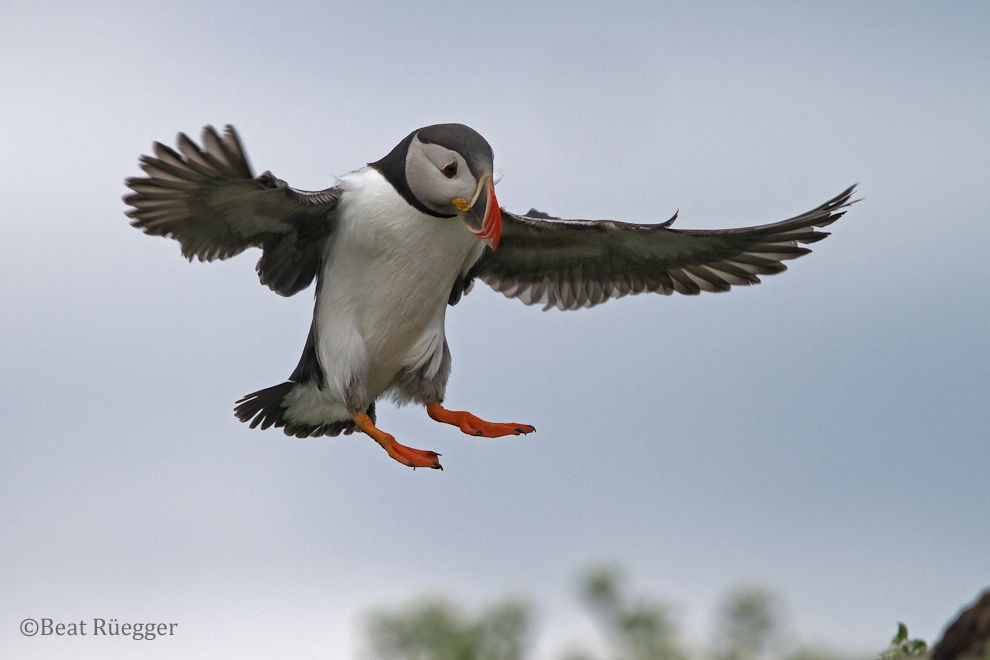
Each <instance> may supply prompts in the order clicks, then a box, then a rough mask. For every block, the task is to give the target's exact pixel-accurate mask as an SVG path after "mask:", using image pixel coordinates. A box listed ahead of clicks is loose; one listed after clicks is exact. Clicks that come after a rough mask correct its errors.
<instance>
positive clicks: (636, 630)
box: [566, 568, 688, 660]
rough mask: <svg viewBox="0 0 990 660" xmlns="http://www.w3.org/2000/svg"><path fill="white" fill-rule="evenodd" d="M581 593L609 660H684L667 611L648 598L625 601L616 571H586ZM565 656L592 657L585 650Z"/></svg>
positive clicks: (675, 629) (680, 645)
mask: <svg viewBox="0 0 990 660" xmlns="http://www.w3.org/2000/svg"><path fill="white" fill-rule="evenodd" d="M581 592H582V594H581V595H582V596H583V597H584V600H585V602H586V603H587V604H588V606H589V608H590V609H591V612H592V614H593V615H594V616H595V619H596V622H597V623H598V626H599V629H600V630H601V631H602V634H603V636H604V637H605V638H606V640H607V641H608V642H609V657H610V658H612V660H687V658H688V654H687V652H686V651H685V650H684V648H683V646H682V644H681V641H680V639H679V636H678V633H677V628H676V627H675V625H674V623H673V621H672V619H671V617H670V614H669V612H668V610H667V608H665V607H664V606H662V605H659V604H657V603H655V602H653V601H651V600H648V599H639V600H633V599H631V598H629V597H628V596H627V595H626V594H625V593H624V591H623V589H622V583H621V579H620V575H619V572H618V570H616V569H613V568H597V569H594V570H592V571H590V572H589V573H588V575H587V577H585V579H584V584H583V585H582V589H581ZM566 657H567V660H577V659H578V658H582V659H584V658H588V659H590V658H594V656H593V655H592V654H591V653H590V652H589V651H578V652H571V654H569V655H568V656H566Z"/></svg>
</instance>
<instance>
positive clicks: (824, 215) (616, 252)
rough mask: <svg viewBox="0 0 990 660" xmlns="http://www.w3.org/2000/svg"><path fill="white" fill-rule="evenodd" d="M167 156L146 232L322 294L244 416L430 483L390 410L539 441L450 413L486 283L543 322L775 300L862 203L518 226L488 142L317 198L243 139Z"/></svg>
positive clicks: (350, 177) (146, 209)
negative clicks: (395, 464)
mask: <svg viewBox="0 0 990 660" xmlns="http://www.w3.org/2000/svg"><path fill="white" fill-rule="evenodd" d="M177 142H178V151H175V150H173V149H170V148H169V147H167V146H165V145H163V144H160V143H158V142H156V143H154V147H153V149H154V154H155V155H154V156H142V157H141V159H140V166H141V169H142V170H144V172H145V173H146V174H147V177H140V178H129V179H127V180H126V182H125V183H126V185H127V186H128V187H129V188H130V189H131V190H133V191H134V192H133V194H129V195H127V196H126V197H124V201H125V202H126V203H127V204H128V205H130V207H131V208H130V209H129V210H128V211H127V215H128V216H129V217H130V218H132V219H133V222H132V223H131V224H132V225H133V226H135V227H137V228H139V229H141V230H143V231H144V232H145V233H146V234H151V235H154V236H165V237H171V238H174V239H175V240H177V241H178V242H179V244H180V245H181V248H182V255H183V256H184V257H186V258H188V259H189V260H190V261H192V259H193V257H195V258H197V259H199V260H200V261H213V260H214V259H227V258H228V257H232V256H234V255H236V254H239V253H240V252H243V251H244V250H246V249H247V248H250V247H259V248H261V250H262V254H261V259H260V260H259V261H258V265H257V267H256V270H257V272H258V277H259V278H260V280H261V283H262V284H264V285H266V286H268V287H269V288H270V289H272V290H273V291H275V292H276V293H278V294H281V295H283V296H291V295H294V294H296V293H298V292H299V291H302V290H303V289H305V288H306V287H308V286H309V285H310V283H311V282H312V281H313V279H314V278H315V279H316V306H315V307H316V308H315V310H314V313H313V322H312V325H311V326H310V331H309V337H308V339H307V340H306V346H305V348H304V349H303V354H302V358H300V360H299V364H298V365H297V366H296V368H295V371H293V372H292V374H291V375H290V376H289V379H288V380H287V381H285V382H284V383H281V384H279V385H275V386H273V387H269V388H266V389H263V390H259V391H257V392H253V393H251V394H248V395H247V396H245V397H244V398H242V399H240V400H239V401H237V402H236V407H235V409H234V413H235V415H236V416H237V418H238V419H240V420H241V421H242V422H249V423H250V425H251V428H255V427H257V426H261V428H262V429H267V428H269V427H271V426H274V427H277V428H282V429H283V430H284V431H285V433H286V434H287V435H292V436H296V437H300V438H305V437H308V436H321V435H330V436H335V435H338V434H340V433H345V434H349V433H352V432H354V431H355V430H360V431H362V432H364V433H366V434H367V435H369V436H371V437H372V438H373V439H374V440H375V441H376V442H378V444H380V445H381V446H382V447H383V448H384V449H385V451H387V452H388V454H389V456H391V457H392V458H394V459H395V460H397V461H399V462H401V463H404V464H406V465H408V466H411V467H413V468H416V467H429V468H440V462H439V461H438V457H439V455H438V454H437V453H436V452H432V451H423V450H419V449H412V448H410V447H406V446H403V445H401V444H399V443H398V442H396V440H395V439H394V438H393V437H392V436H391V435H389V434H388V433H385V432H384V431H381V430H379V429H378V428H377V427H376V426H375V401H377V400H378V399H379V398H381V397H383V396H384V397H389V398H391V399H392V400H394V401H396V402H397V403H408V402H416V403H419V404H422V405H423V406H425V407H426V411H427V413H428V414H429V416H430V417H432V418H433V419H435V420H436V421H438V422H443V423H445V424H451V425H454V426H457V427H459V428H460V429H461V431H463V432H464V433H467V434H469V435H480V436H485V437H499V436H504V435H509V434H517V435H518V434H520V433H532V432H533V431H535V430H536V429H535V428H534V427H532V426H530V425H528V424H502V423H492V422H486V421H484V420H481V419H479V418H477V417H475V416H474V415H472V414H470V413H467V412H461V411H453V410H447V409H446V408H444V407H443V405H442V404H443V402H444V395H445V389H446V385H447V378H448V376H449V375H450V362H451V360H450V350H449V349H448V347H447V341H446V338H445V335H444V317H445V314H446V309H447V306H448V305H455V304H456V303H457V301H458V300H460V298H461V296H462V295H464V294H465V293H467V292H468V291H469V290H470V288H471V285H472V283H473V282H474V280H475V279H480V280H481V281H483V282H484V283H485V284H487V285H489V286H491V287H492V288H493V289H495V290H496V291H499V292H501V293H502V294H504V295H505V296H506V297H509V298H518V299H519V300H521V301H523V302H524V303H525V304H527V305H533V304H540V305H543V306H544V309H549V308H552V307H556V308H558V309H562V310H572V309H578V308H580V307H591V306H593V305H597V304H599V303H602V302H605V301H606V300H609V299H612V298H621V297H622V296H625V295H629V294H636V293H643V292H647V291H649V292H656V293H662V294H664V295H670V294H671V293H673V292H675V291H676V292H677V293H682V294H687V295H694V294H697V293H699V292H701V291H713V292H714V291H728V290H729V288H730V287H731V286H732V285H749V284H757V283H759V281H760V279H759V276H760V275H769V274H773V273H779V272H781V271H783V270H785V269H786V266H785V265H784V264H783V263H781V262H782V261H785V260H787V259H795V258H797V257H800V256H802V255H804V254H807V253H809V252H810V250H809V249H807V248H804V247H800V246H799V245H798V244H799V243H805V244H806V243H814V242H815V241H819V240H821V239H823V238H825V237H826V236H828V233H826V232H822V231H817V230H816V229H815V228H816V227H824V226H826V225H829V224H831V223H833V222H835V221H836V220H837V219H838V218H839V217H841V216H842V215H843V213H844V211H843V209H844V208H845V207H847V206H848V205H849V204H850V197H851V196H852V194H853V190H854V188H855V186H853V187H850V188H849V189H848V190H846V191H844V192H843V193H842V194H840V195H839V196H837V197H835V198H834V199H832V200H830V201H828V202H826V203H825V204H822V205H821V206H819V207H818V208H816V209H814V210H812V211H809V212H807V213H804V214H802V215H799V216H797V217H795V218H792V219H790V220H785V221H783V222H778V223H775V224H769V225H762V226H758V227H746V228H740V229H724V230H715V231H704V230H683V229H672V228H671V224H673V222H674V220H675V219H676V217H677V216H676V214H675V215H674V217H673V218H671V219H670V220H667V221H666V222H663V223H660V224H655V225H638V224H628V223H623V222H613V221H610V220H598V221H588V220H561V219H559V218H555V217H552V216H549V215H547V214H545V213H540V212H538V211H535V210H531V211H530V212H529V213H528V214H526V215H515V214H513V213H509V212H508V211H505V210H502V209H500V208H499V205H498V201H497V200H496V198H495V179H494V178H493V172H494V170H493V158H494V156H493V152H492V148H491V147H490V146H489V144H488V142H487V141H486V140H485V139H484V138H483V137H482V136H481V135H480V134H479V133H477V132H476V131H474V130H473V129H471V128H468V127H467V126H464V125H461V124H437V125H434V126H427V127H425V128H421V129H419V130H416V131H413V132H412V133H410V134H409V135H408V136H406V138H405V139H404V140H402V141H401V142H399V144H398V145H396V147H395V148H394V149H392V151H391V152H390V153H389V154H388V155H387V156H385V157H384V158H382V159H381V160H378V161H376V162H374V163H370V164H369V165H367V166H366V167H363V168H361V169H359V170H356V171H354V172H350V173H348V174H345V175H343V176H342V177H340V179H339V182H338V183H337V185H335V186H333V187H332V188H327V189H326V190H320V191H315V192H309V191H303V190H297V189H295V188H291V187H289V185H288V184H287V183H286V182H285V181H282V180H281V179H278V178H276V177H275V176H274V175H272V173H271V172H265V173H264V174H262V175H260V176H257V177H255V176H254V174H253V173H252V170H251V167H250V165H249V164H248V160H247V156H246V155H245V152H244V148H243V147H242V146H241V141H240V139H239V137H238V135H237V133H236V132H235V130H234V128H233V127H232V126H227V127H226V130H225V131H224V133H223V134H222V135H220V134H218V133H217V131H216V130H215V129H214V128H213V127H211V126H207V127H206V128H204V129H203V135H202V142H203V147H202V148H200V147H199V146H197V145H196V144H195V143H194V142H193V141H192V140H190V139H189V138H188V137H187V136H186V135H185V134H184V133H179V135H178V138H177Z"/></svg>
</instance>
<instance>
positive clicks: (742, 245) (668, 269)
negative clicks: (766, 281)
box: [466, 186, 856, 309]
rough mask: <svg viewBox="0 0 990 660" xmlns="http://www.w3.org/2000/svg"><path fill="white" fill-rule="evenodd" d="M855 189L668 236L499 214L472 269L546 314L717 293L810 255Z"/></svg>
mask: <svg viewBox="0 0 990 660" xmlns="http://www.w3.org/2000/svg"><path fill="white" fill-rule="evenodd" d="M855 188H856V187H855V186H851V187H850V188H849V189H847V190H845V191H843V192H842V193H841V194H839V195H838V196H836V197H835V198H833V199H831V200H829V201H828V202H826V203H825V204H822V205H821V206H819V207H817V208H815V209H812V210H811V211H808V212H807V213H803V214H801V215H799V216H796V217H794V218H791V219H789V220H784V221H783V222H777V223H774V224H769V225H761V226H758V227H741V228H738V229H717V230H683V229H674V228H672V227H671V224H672V223H673V222H674V220H675V219H676V218H677V215H676V214H675V215H674V217H673V218H671V219H670V220H668V221H666V222H664V223H662V224H657V225H637V224H629V223H624V222H614V221H611V220H595V221H589V220H561V219H560V218H554V217H553V216H550V215H547V214H545V213H540V212H539V211H536V210H532V211H530V213H529V214H528V215H525V216H520V215H515V214H513V213H509V212H508V211H504V210H503V211H502V236H501V240H500V243H499V247H498V249H497V250H494V251H493V250H491V249H488V250H486V251H485V252H484V254H483V255H482V256H481V258H480V259H479V260H478V262H477V263H476V264H475V265H474V266H473V267H472V268H471V270H470V271H469V272H468V274H467V277H466V280H467V282H468V283H470V281H471V280H473V279H474V278H475V277H477V278H479V279H481V280H482V281H483V282H485V283H486V284H488V285H489V286H491V287H492V288H493V289H495V290H496V291H499V292H501V293H503V294H504V295H505V296H507V297H509V298H519V299H520V300H522V301H523V302H524V303H526V304H527V305H534V304H541V305H544V309H549V308H551V307H557V308H559V309H578V308H580V307H592V306H594V305H598V304H601V303H602V302H605V301H606V300H610V299H612V298H621V297H623V296H626V295H630V294H637V293H643V292H644V291H649V292H656V293H662V294H664V295H670V294H671V293H674V292H677V293H681V294H685V295H697V294H699V293H701V292H702V291H709V292H722V291H728V290H730V289H731V288H732V287H733V286H748V285H751V284H759V283H760V277H759V276H760V275H772V274H774V273H780V272H783V271H784V270H787V266H786V265H785V264H784V263H783V262H784V261H787V260H790V259H796V258H798V257H801V256H803V255H805V254H808V253H810V252H811V250H810V249H808V248H806V247H802V245H806V244H810V243H816V242H818V241H820V240H822V239H823V238H825V237H826V236H828V232H823V231H819V229H820V228H821V227H826V226H828V225H830V224H832V223H833V222H835V221H836V220H838V219H839V218H840V217H842V215H843V214H844V213H845V209H846V208H847V207H848V206H849V205H850V204H851V203H853V202H852V201H850V200H851V197H852V195H853V192H854V191H855Z"/></svg>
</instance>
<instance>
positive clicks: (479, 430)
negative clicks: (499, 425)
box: [474, 429, 483, 435]
mask: <svg viewBox="0 0 990 660" xmlns="http://www.w3.org/2000/svg"><path fill="white" fill-rule="evenodd" d="M482 433H483V431H482V430H481V429H478V430H477V431H475V432H474V434H475V435H481V434H482Z"/></svg>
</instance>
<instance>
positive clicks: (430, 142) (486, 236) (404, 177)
mask: <svg viewBox="0 0 990 660" xmlns="http://www.w3.org/2000/svg"><path fill="white" fill-rule="evenodd" d="M371 166H372V167H374V168H375V169H377V170H378V171H379V172H381V174H382V176H384V177H385V178H386V179H387V180H388V181H389V182H390V183H391V184H392V185H393V186H395V189H396V190H397V191H398V192H399V194H401V195H402V196H403V198H405V200H406V201H407V202H409V204H410V205H412V206H413V207H414V208H416V209H418V210H420V211H422V212H423V213H426V214H428V215H432V216H434V217H438V218H454V217H458V216H460V218H461V219H462V220H463V221H464V224H465V225H467V227H468V229H470V230H471V231H472V232H473V233H474V234H475V235H476V236H478V238H480V239H481V240H483V241H485V242H486V243H487V244H488V245H490V246H491V247H492V248H495V247H497V246H498V240H499V236H500V234H501V228H502V223H501V213H500V212H499V208H498V200H496V199H495V184H494V181H493V180H492V172H493V169H494V154H493V152H492V148H491V146H489V144H488V142H487V141H486V140H485V138H483V137H481V135H480V134H479V133H478V132H477V131H475V130H474V129H472V128H468V127H467V126H464V125H463V124H435V125H433V126H427V127H426V128H421V129H419V130H416V131H413V132H412V133H410V134H409V135H408V136H406V138H405V139H404V140H403V141H402V142H400V143H399V144H398V145H396V147H395V148H394V149H392V151H391V152H390V153H389V154H388V155H387V156H385V157H384V158H382V159H381V160H379V161H378V162H375V163H371Z"/></svg>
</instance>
